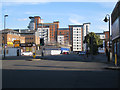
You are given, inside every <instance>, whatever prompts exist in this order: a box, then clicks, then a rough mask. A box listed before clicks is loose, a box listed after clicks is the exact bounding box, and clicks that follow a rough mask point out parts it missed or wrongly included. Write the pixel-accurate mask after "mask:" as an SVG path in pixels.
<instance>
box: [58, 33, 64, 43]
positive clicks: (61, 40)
mask: <svg viewBox="0 0 120 90" xmlns="http://www.w3.org/2000/svg"><path fill="white" fill-rule="evenodd" d="M57 42H58V43H59V44H60V45H64V35H58V38H57Z"/></svg>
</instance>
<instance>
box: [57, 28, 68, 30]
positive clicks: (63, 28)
mask: <svg viewBox="0 0 120 90" xmlns="http://www.w3.org/2000/svg"><path fill="white" fill-rule="evenodd" d="M58 30H69V28H58Z"/></svg>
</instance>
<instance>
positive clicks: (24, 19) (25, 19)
mask: <svg viewBox="0 0 120 90" xmlns="http://www.w3.org/2000/svg"><path fill="white" fill-rule="evenodd" d="M17 20H18V21H27V20H28V19H27V18H22V19H17Z"/></svg>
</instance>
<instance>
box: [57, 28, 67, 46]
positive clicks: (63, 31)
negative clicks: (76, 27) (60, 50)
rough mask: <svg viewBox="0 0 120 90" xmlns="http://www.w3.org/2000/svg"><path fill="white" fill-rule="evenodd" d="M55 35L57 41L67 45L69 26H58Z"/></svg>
mask: <svg viewBox="0 0 120 90" xmlns="http://www.w3.org/2000/svg"><path fill="white" fill-rule="evenodd" d="M57 36H58V40H57V41H58V43H61V42H62V43H64V45H69V28H59V29H58V33H57ZM60 38H61V39H64V40H63V41H62V40H60ZM60 41H61V42H60Z"/></svg>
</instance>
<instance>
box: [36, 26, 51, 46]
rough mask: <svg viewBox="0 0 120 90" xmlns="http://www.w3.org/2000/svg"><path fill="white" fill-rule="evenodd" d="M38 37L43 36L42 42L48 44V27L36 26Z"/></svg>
mask: <svg viewBox="0 0 120 90" xmlns="http://www.w3.org/2000/svg"><path fill="white" fill-rule="evenodd" d="M37 31H38V32H39V37H40V38H44V43H45V44H48V43H49V42H50V32H49V28H48V27H47V28H38V30H37Z"/></svg>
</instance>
